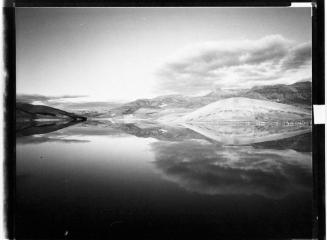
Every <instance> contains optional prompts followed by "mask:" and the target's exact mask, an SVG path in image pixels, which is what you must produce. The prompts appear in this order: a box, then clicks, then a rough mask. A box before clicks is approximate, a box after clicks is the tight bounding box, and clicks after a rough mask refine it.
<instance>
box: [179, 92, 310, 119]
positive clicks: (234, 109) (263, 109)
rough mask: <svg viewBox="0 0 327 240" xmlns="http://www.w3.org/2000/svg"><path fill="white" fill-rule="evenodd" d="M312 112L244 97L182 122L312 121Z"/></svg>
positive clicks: (209, 107)
mask: <svg viewBox="0 0 327 240" xmlns="http://www.w3.org/2000/svg"><path fill="white" fill-rule="evenodd" d="M310 118H311V112H310V111H307V110H305V109H302V108H298V107H295V106H291V105H287V104H281V103H276V102H271V101H266V100H259V99H250V98H243V97H235V98H227V99H223V100H219V101H216V102H214V103H210V104H208V105H206V106H204V107H202V108H199V109H197V110H195V111H193V112H191V113H189V114H187V115H185V116H184V117H182V118H180V119H179V121H181V122H217V121H218V122H219V121H250V122H252V121H263V122H269V121H287V120H299V119H310Z"/></svg>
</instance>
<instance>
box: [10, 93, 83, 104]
mask: <svg viewBox="0 0 327 240" xmlns="http://www.w3.org/2000/svg"><path fill="white" fill-rule="evenodd" d="M83 97H86V96H84V95H61V96H44V95H39V94H18V95H17V96H16V101H18V102H26V103H35V102H37V103H40V104H49V103H51V102H52V103H54V102H62V101H65V100H67V99H72V98H83Z"/></svg>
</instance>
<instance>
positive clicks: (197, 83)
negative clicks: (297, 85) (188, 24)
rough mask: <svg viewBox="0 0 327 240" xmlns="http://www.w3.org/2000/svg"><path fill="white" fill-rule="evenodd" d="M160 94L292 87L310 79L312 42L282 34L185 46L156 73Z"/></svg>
mask: <svg viewBox="0 0 327 240" xmlns="http://www.w3.org/2000/svg"><path fill="white" fill-rule="evenodd" d="M157 75H158V77H159V85H158V86H159V87H158V90H159V91H167V92H174V93H184V94H190V95H192V94H200V93H201V92H204V91H209V90H212V89H213V88H216V87H223V88H247V87H252V86H254V85H263V84H274V83H276V84H277V83H286V84H291V83H294V82H297V81H299V80H302V79H304V78H310V77H311V43H310V42H308V43H301V44H295V43H294V42H292V41H290V40H288V39H285V38H284V37H282V36H281V35H270V36H267V37H264V38H261V39H259V40H255V41H250V40H244V41H237V42H206V43H202V44H198V45H193V46H188V47H186V48H184V49H182V50H181V51H180V52H178V53H177V54H176V55H175V56H172V57H171V58H170V59H168V60H167V61H166V63H165V64H163V65H162V66H161V67H160V68H159V69H158V71H157Z"/></svg>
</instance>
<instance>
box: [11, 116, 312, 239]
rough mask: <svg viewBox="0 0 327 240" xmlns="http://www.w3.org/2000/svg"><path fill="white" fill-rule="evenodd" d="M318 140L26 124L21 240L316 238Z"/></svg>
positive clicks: (278, 130) (266, 133)
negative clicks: (315, 160) (314, 210)
mask: <svg viewBox="0 0 327 240" xmlns="http://www.w3.org/2000/svg"><path fill="white" fill-rule="evenodd" d="M311 138H312V135H311V128H310V127H296V126H284V127H275V128H274V127H272V126H270V127H265V126H203V124H202V125H201V124H200V125H198V126H164V125H157V124H154V123H141V124H138V123H128V124H122V123H120V124H117V123H115V124H113V123H111V122H109V121H108V122H106V121H100V122H97V121H88V122H82V123H77V124H73V125H70V124H66V125H64V124H60V123H54V124H52V125H51V124H49V125H41V126H27V127H26V126H25V127H23V128H21V129H20V130H19V132H18V135H17V146H16V154H17V160H16V174H17V178H16V215H15V216H16V230H15V231H16V233H17V234H16V235H17V238H23V237H24V238H32V239H35V238H49V237H56V238H68V239H69V238H82V237H83V238H96V237H97V236H98V237H99V236H103V235H107V236H108V237H110V236H121V237H122V236H124V235H125V234H135V236H137V235H142V236H144V238H146V237H147V236H148V237H149V238H150V236H153V235H154V236H157V237H163V238H165V239H174V237H178V238H179V239H180V238H181V237H182V236H187V235H190V234H192V235H193V236H196V237H199V239H201V237H202V238H203V237H216V238H217V239H220V238H219V237H221V239H227V238H229V237H230V238H231V237H243V238H253V237H258V238H260V239H264V238H288V237H292V238H310V237H311V236H312V228H313V225H312V219H313V216H312V204H313V202H312V196H313V192H312V191H313V185H312V181H313V179H312V156H311V154H312V150H311ZM151 239H154V238H151Z"/></svg>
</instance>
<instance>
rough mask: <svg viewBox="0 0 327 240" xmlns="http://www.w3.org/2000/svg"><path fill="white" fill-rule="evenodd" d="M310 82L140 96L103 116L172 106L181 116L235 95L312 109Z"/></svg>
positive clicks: (155, 112)
mask: <svg viewBox="0 0 327 240" xmlns="http://www.w3.org/2000/svg"><path fill="white" fill-rule="evenodd" d="M311 92H312V90H311V82H309V81H306V82H297V83H294V84H291V85H285V84H278V85H267V86H255V87H253V88H251V89H240V90H223V89H216V90H215V91H213V92H210V93H208V94H206V95H204V96H195V97H189V96H182V95H166V96H159V97H156V98H152V99H138V100H136V101H132V102H128V103H125V104H122V105H121V106H118V107H115V108H112V109H110V110H109V111H106V112H105V113H103V114H101V115H100V117H119V116H124V115H130V114H134V115H136V116H138V117H139V118H148V117H152V118H159V117H161V116H163V115H169V114H170V112H169V110H170V109H174V112H175V113H176V112H180V113H181V115H183V114H185V113H188V112H191V111H193V110H195V109H198V108H201V107H203V106H206V105H208V104H210V103H213V102H216V101H219V100H222V99H227V98H233V97H243V98H249V99H260V100H267V101H272V102H277V103H284V104H289V105H293V106H298V107H301V108H304V109H307V110H310V109H311Z"/></svg>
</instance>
